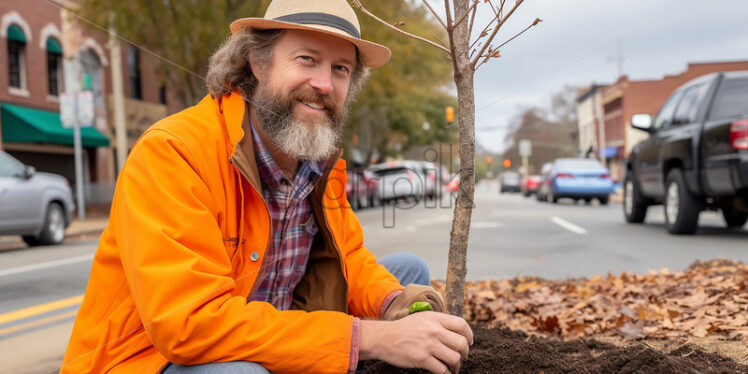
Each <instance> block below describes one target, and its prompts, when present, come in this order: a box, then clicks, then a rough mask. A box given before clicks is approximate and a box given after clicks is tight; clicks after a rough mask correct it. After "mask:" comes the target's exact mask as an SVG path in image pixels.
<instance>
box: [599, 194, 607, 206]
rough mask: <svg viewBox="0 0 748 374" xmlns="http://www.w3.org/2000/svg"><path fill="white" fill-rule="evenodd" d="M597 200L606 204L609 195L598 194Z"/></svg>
mask: <svg viewBox="0 0 748 374" xmlns="http://www.w3.org/2000/svg"><path fill="white" fill-rule="evenodd" d="M597 200H598V201H600V205H608V201H610V196H600V197H598V198H597Z"/></svg>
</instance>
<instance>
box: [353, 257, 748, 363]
mask: <svg viewBox="0 0 748 374" xmlns="http://www.w3.org/2000/svg"><path fill="white" fill-rule="evenodd" d="M433 285H434V287H435V288H436V289H437V290H440V291H442V292H443V290H444V284H443V283H442V282H434V284H433ZM464 317H465V319H466V320H467V321H468V322H470V323H471V324H472V325H473V326H474V329H473V331H474V333H475V336H476V339H475V341H476V343H475V345H474V346H473V347H472V348H471V352H470V357H469V360H468V361H467V362H465V363H464V364H463V369H462V370H461V373H748V366H746V365H744V364H745V363H746V360H745V359H742V360H740V361H741V363H737V362H735V361H734V360H732V359H729V358H724V357H721V356H719V355H716V354H714V353H709V352H707V351H706V350H704V349H702V347H701V346H699V345H697V344H691V341H692V340H694V339H699V338H705V337H707V338H715V339H717V340H721V341H728V342H729V341H732V342H734V343H736V344H737V345H738V346H739V347H746V348H745V351H746V353H745V355H744V356H742V357H748V345H746V342H747V341H748V319H747V318H748V266H747V265H745V264H742V263H739V262H735V261H732V260H722V259H719V260H712V261H705V262H701V261H697V262H695V263H694V264H692V265H691V266H690V267H689V268H688V269H686V270H685V271H684V272H670V271H668V270H667V269H662V270H660V271H658V272H650V273H648V274H641V275H637V274H633V273H622V274H620V275H614V274H608V276H607V277H600V276H595V277H592V278H590V279H586V278H583V279H572V280H563V281H551V280H544V279H542V278H537V277H518V278H515V279H505V280H502V281H484V282H471V283H468V284H466V285H465V311H464ZM593 339H596V340H593ZM601 340H604V341H605V342H603V341H601ZM655 340H660V341H664V342H666V344H665V345H664V349H660V350H658V349H653V348H652V345H651V344H650V343H651V342H652V341H655ZM365 368H366V372H367V373H422V372H424V371H421V370H402V369H396V368H393V367H391V366H389V365H387V364H385V363H381V362H376V363H367V364H366V366H365Z"/></svg>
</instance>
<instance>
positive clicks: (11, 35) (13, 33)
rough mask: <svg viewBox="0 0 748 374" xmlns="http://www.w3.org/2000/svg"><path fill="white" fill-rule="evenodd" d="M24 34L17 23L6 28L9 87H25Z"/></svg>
mask: <svg viewBox="0 0 748 374" xmlns="http://www.w3.org/2000/svg"><path fill="white" fill-rule="evenodd" d="M25 49H26V35H24V33H23V30H21V28H20V27H18V26H17V25H11V26H10V27H9V28H8V74H9V84H10V87H15V88H20V89H25V88H26V58H25V57H26V56H25V55H24V52H25Z"/></svg>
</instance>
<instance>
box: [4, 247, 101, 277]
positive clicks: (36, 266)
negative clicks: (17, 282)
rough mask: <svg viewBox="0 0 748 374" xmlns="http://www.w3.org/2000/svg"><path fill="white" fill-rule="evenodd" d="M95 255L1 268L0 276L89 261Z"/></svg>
mask: <svg viewBox="0 0 748 374" xmlns="http://www.w3.org/2000/svg"><path fill="white" fill-rule="evenodd" d="M93 257H94V255H93V253H92V254H90V255H85V256H77V257H70V258H66V259H62V260H56V261H48V262H42V263H38V264H33V265H26V266H19V267H17V268H10V269H5V270H0V277H4V276H7V275H14V274H21V273H27V272H30V271H35V270H41V269H48V268H53V267H57V266H62V265H69V264H75V263H78V262H84V261H89V260H92V259H93Z"/></svg>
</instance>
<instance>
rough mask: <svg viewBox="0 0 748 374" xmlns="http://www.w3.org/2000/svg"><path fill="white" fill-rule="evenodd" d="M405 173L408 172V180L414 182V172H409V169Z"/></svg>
mask: <svg viewBox="0 0 748 374" xmlns="http://www.w3.org/2000/svg"><path fill="white" fill-rule="evenodd" d="M405 171H406V172H407V173H408V180H409V181H412V180H413V178H414V176H413V172H412V171H410V170H408V169H406V170H405Z"/></svg>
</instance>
